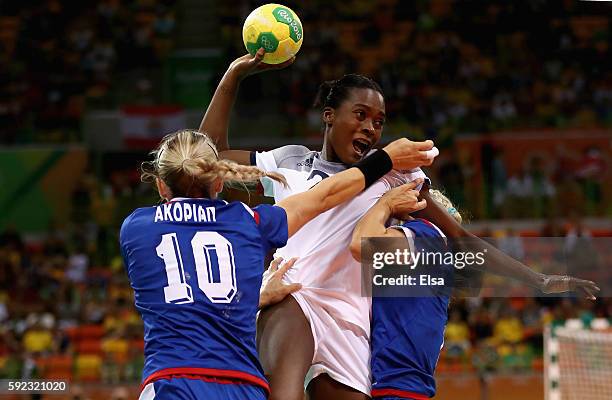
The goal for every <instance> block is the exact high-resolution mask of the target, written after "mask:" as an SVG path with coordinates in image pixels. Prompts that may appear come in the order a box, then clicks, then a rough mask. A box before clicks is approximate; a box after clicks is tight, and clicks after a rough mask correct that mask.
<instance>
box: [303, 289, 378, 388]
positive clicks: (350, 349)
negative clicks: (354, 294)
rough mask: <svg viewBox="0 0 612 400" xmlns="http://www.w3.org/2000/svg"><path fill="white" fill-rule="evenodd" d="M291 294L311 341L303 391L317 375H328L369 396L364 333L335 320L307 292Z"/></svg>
mask: <svg viewBox="0 0 612 400" xmlns="http://www.w3.org/2000/svg"><path fill="white" fill-rule="evenodd" d="M291 295H292V296H293V297H294V298H295V300H296V301H297V302H298V304H299V305H300V307H301V309H302V311H303V312H304V315H305V316H306V319H307V320H308V322H310V329H311V330H312V337H313V339H314V356H313V358H312V366H311V367H310V370H309V371H308V375H307V376H306V379H305V381H304V388H307V387H308V384H309V383H310V382H311V381H312V380H313V379H314V378H316V377H317V376H319V375H321V374H328V375H329V376H330V377H331V378H332V379H333V380H335V381H337V382H340V383H342V384H344V385H346V386H349V387H351V388H353V389H355V390H358V391H360V392H362V393H365V394H366V395H368V396H369V395H370V391H371V387H372V385H371V374H370V342H369V340H368V339H369V338H368V337H367V334H366V333H365V332H364V331H363V329H361V328H359V327H358V326H356V325H354V324H352V323H350V322H346V321H342V320H338V319H335V318H334V317H333V316H332V315H331V314H329V313H328V312H327V311H326V310H325V309H324V308H323V307H320V306H318V305H316V302H312V301H310V299H309V297H310V296H309V295H308V289H305V288H302V289H301V290H300V291H298V292H295V293H292V294H291ZM313 303H314V304H313Z"/></svg>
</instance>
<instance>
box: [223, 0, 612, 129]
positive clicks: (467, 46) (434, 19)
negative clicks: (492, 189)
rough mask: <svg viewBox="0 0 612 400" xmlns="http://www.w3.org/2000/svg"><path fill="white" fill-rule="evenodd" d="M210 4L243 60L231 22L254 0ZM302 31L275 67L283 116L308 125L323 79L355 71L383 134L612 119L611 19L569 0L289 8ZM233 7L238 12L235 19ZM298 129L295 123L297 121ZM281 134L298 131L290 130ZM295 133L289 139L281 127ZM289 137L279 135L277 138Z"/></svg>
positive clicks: (385, 0)
mask: <svg viewBox="0 0 612 400" xmlns="http://www.w3.org/2000/svg"><path fill="white" fill-rule="evenodd" d="M239 3H240V4H241V7H238V6H237V5H236V4H235V2H232V3H225V4H220V9H221V13H222V19H221V21H222V22H223V33H224V37H225V43H226V44H227V47H228V50H227V51H226V53H227V54H229V55H230V57H227V58H231V57H234V56H237V55H240V54H243V53H244V49H243V47H242V40H241V21H242V20H243V19H244V17H246V15H247V14H248V13H249V12H250V10H252V9H253V8H254V7H255V6H256V5H259V3H260V2H258V1H248V0H243V1H241V2H239ZM288 5H290V6H292V7H294V10H295V11H296V12H297V13H298V15H299V16H300V18H301V20H302V22H303V24H304V32H305V35H304V37H305V40H304V43H303V45H302V49H301V51H300V53H299V55H298V57H297V59H296V62H295V65H294V66H292V67H291V68H290V69H289V70H287V72H283V74H284V75H283V77H284V78H285V79H283V80H281V81H282V82H284V85H285V86H286V87H288V90H283V91H281V95H282V96H283V97H284V98H283V102H282V103H281V104H282V106H283V107H284V110H283V111H284V112H286V113H287V115H289V116H290V117H291V118H294V119H296V120H298V121H300V122H302V121H303V119H304V118H307V120H308V121H309V122H310V124H309V125H308V128H307V130H318V128H319V117H318V114H316V113H313V112H311V105H312V101H313V97H314V93H315V89H316V88H317V86H318V85H319V83H321V82H322V81H324V80H331V79H338V78H339V77H340V76H342V75H343V74H344V73H347V72H360V73H364V74H367V75H369V76H372V77H373V78H375V79H376V80H377V81H378V82H380V83H381V85H382V87H383V89H384V92H385V96H386V99H387V104H386V108H387V111H388V115H389V116H390V118H389V124H388V128H387V134H389V133H390V132H389V131H391V133H393V132H397V133H401V132H403V133H406V132H408V133H410V134H411V135H417V136H418V135H422V136H426V137H430V138H445V139H447V138H448V139H449V140H452V136H453V135H455V134H457V133H464V132H479V133H480V132H486V131H495V130H503V129H511V128H524V127H543V126H545V127H568V126H580V127H585V126H595V125H606V126H610V124H611V123H612V73H611V71H612V61H611V60H612V54H611V52H610V48H609V43H610V13H609V10H608V9H607V8H606V6H605V5H601V4H600V5H596V4H593V3H592V2H586V3H585V2H574V1H527V2H522V3H520V4H519V3H515V2H487V3H483V2H462V1H450V0H430V1H411V2H405V1H398V0H378V1H372V0H350V1H342V2H340V1H337V2H335V1H333V2H330V1H322V0H321V1H308V2H288ZM236 10H240V13H237V12H236ZM302 125H303V124H302ZM290 129H292V130H298V131H300V129H301V132H302V133H304V128H303V127H301V126H300V124H295V125H292V126H291V128H290ZM290 133H291V134H295V132H290ZM288 134H289V132H288Z"/></svg>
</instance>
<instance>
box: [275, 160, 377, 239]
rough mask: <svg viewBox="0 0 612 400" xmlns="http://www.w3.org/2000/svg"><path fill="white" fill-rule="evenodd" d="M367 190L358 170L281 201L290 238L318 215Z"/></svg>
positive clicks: (338, 175) (325, 181)
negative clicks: (285, 212) (285, 213)
mask: <svg viewBox="0 0 612 400" xmlns="http://www.w3.org/2000/svg"><path fill="white" fill-rule="evenodd" d="M364 188H365V178H364V175H363V174H362V173H361V171H360V170H359V169H357V168H350V169H348V170H346V171H342V172H340V173H339V174H336V175H334V176H332V177H331V178H327V179H324V180H323V181H321V182H320V183H318V184H317V185H316V186H315V187H314V188H312V189H310V190H308V191H306V192H304V193H300V194H296V195H293V196H290V197H287V198H286V199H284V200H282V201H280V202H279V203H278V204H277V205H278V206H280V207H283V208H284V209H285V210H286V211H287V225H288V228H289V236H291V235H293V234H294V233H295V232H297V231H298V230H299V229H300V228H301V227H302V226H304V225H305V224H306V223H307V222H308V221H310V220H311V219H313V218H315V217H316V216H317V215H319V214H321V213H323V212H325V211H327V210H329V209H331V208H333V207H335V206H337V205H339V204H341V203H343V202H344V201H346V200H349V199H350V198H351V197H353V196H355V195H356V194H358V193H359V192H361V191H362V190H363V189H364Z"/></svg>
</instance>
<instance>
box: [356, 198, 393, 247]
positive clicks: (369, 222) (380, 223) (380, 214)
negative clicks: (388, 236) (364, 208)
mask: <svg viewBox="0 0 612 400" xmlns="http://www.w3.org/2000/svg"><path fill="white" fill-rule="evenodd" d="M389 218H391V209H390V208H389V206H388V205H387V204H386V203H385V202H381V201H379V202H378V203H376V204H375V205H374V206H373V207H372V208H370V209H369V210H368V212H367V213H366V214H365V215H364V216H363V217H362V218H361V220H360V221H359V222H358V223H357V226H355V230H354V231H353V243H360V242H361V239H362V238H364V237H380V236H383V235H384V234H385V233H386V232H387V228H386V227H385V224H386V222H387V221H388V220H389Z"/></svg>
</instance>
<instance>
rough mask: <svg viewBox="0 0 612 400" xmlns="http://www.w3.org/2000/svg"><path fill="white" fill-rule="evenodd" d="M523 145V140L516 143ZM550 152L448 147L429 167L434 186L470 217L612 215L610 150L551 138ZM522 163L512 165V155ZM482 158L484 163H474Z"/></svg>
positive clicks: (484, 144)
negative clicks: (578, 145)
mask: <svg viewBox="0 0 612 400" xmlns="http://www.w3.org/2000/svg"><path fill="white" fill-rule="evenodd" d="M516 143H517V144H519V143H520V145H522V146H524V145H525V142H518V141H517V142H516ZM551 143H554V144H555V145H556V148H554V149H549V151H547V152H543V151H542V152H539V151H533V152H522V153H518V154H517V151H515V150H512V149H510V150H512V151H511V152H512V153H513V154H509V151H508V150H509V149H508V147H505V148H504V147H503V146H500V145H496V144H492V143H488V142H487V141H486V140H485V141H483V142H482V143H481V145H480V146H479V148H477V149H474V150H472V151H470V152H467V151H466V152H463V153H462V152H461V150H459V151H457V150H455V151H453V150H450V149H449V150H447V151H445V152H443V154H442V156H440V157H439V159H437V160H436V162H435V163H434V165H433V166H432V167H430V168H427V169H426V170H427V173H428V176H430V178H431V179H432V182H433V184H434V186H439V187H441V188H443V190H444V191H445V192H446V193H447V195H448V196H449V198H450V199H452V200H453V202H454V203H455V204H456V206H457V207H458V209H460V210H462V212H465V213H466V216H467V217H468V220H470V219H545V218H548V219H555V218H567V217H579V216H585V215H588V216H610V215H612V207H611V204H612V203H611V201H610V200H611V199H612V187H610V185H609V184H607V183H609V182H611V181H612V168H611V165H612V152H610V150H607V149H606V148H605V147H604V148H601V147H597V146H584V148H583V149H578V148H572V146H567V145H565V144H564V143H563V140H562V139H553V140H552V141H551ZM510 155H512V156H514V157H515V158H518V159H519V161H520V166H519V167H518V168H517V167H516V166H515V168H511V163H510V161H509V159H508V158H509V156H510ZM477 158H479V159H480V161H479V162H478V161H476V159H477Z"/></svg>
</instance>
